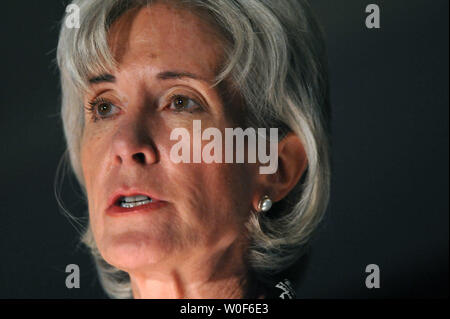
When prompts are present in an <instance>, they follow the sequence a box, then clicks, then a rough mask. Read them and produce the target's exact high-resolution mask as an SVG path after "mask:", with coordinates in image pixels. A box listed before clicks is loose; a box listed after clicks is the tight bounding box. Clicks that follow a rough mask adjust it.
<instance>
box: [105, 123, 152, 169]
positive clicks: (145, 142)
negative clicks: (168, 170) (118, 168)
mask: <svg viewBox="0 0 450 319" xmlns="http://www.w3.org/2000/svg"><path fill="white" fill-rule="evenodd" d="M146 126H147V125H145V123H142V122H140V121H129V122H127V123H123V124H122V125H120V126H119V127H118V128H117V131H116V132H115V133H114V136H113V140H112V152H113V156H114V163H115V164H119V165H148V164H153V163H156V162H157V152H156V148H155V145H154V142H153V140H152V138H151V137H150V134H149V132H148V128H147V127H146Z"/></svg>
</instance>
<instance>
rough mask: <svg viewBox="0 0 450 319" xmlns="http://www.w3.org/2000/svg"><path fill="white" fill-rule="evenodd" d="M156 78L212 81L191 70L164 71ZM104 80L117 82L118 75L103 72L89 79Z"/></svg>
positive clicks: (93, 82)
mask: <svg viewBox="0 0 450 319" xmlns="http://www.w3.org/2000/svg"><path fill="white" fill-rule="evenodd" d="M156 78H157V79H159V80H172V79H182V78H191V79H194V80H198V81H203V82H206V83H210V81H208V80H207V79H205V78H203V77H201V76H198V75H196V74H193V73H190V72H180V71H164V72H160V73H158V74H157V75H156ZM102 82H107V83H114V82H116V77H115V76H114V75H112V74H108V73H105V74H101V75H99V76H95V77H93V78H90V79H89V83H91V84H98V83H102Z"/></svg>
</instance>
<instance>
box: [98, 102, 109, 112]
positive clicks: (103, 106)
mask: <svg viewBox="0 0 450 319" xmlns="http://www.w3.org/2000/svg"><path fill="white" fill-rule="evenodd" d="M108 108H109V105H108V104H101V105H100V110H99V111H100V113H107V111H108Z"/></svg>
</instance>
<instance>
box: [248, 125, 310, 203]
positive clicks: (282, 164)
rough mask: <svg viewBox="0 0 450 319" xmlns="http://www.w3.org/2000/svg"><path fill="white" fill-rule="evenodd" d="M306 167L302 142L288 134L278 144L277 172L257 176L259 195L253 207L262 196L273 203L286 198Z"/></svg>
mask: <svg viewBox="0 0 450 319" xmlns="http://www.w3.org/2000/svg"><path fill="white" fill-rule="evenodd" d="M307 165H308V159H307V157H306V152H305V148H304V147H303V143H302V141H301V140H300V138H299V137H298V136H297V135H295V133H293V132H290V133H288V134H287V135H286V136H285V137H284V138H283V139H282V140H281V141H280V142H279V143H278V169H277V171H276V172H275V173H274V174H267V175H264V174H260V175H259V176H258V179H259V185H260V189H261V194H257V196H256V197H257V198H255V199H254V202H255V203H254V205H257V203H258V201H259V199H260V198H261V197H262V196H264V195H268V196H269V197H270V199H271V200H272V201H273V202H278V201H280V200H282V199H283V198H284V197H286V196H287V194H289V192H290V191H291V190H292V189H293V188H294V186H295V185H297V183H298V182H299V180H300V178H301V177H302V175H303V173H304V172H305V170H306V167H307ZM254 207H256V206H254Z"/></svg>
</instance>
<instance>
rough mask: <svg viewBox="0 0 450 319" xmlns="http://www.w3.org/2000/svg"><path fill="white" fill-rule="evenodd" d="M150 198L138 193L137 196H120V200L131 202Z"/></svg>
mask: <svg viewBox="0 0 450 319" xmlns="http://www.w3.org/2000/svg"><path fill="white" fill-rule="evenodd" d="M147 199H149V200H151V198H150V197H148V196H145V195H138V196H124V197H122V202H126V203H133V202H140V201H143V200H147Z"/></svg>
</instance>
